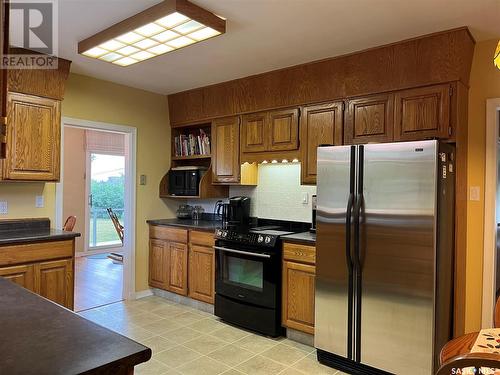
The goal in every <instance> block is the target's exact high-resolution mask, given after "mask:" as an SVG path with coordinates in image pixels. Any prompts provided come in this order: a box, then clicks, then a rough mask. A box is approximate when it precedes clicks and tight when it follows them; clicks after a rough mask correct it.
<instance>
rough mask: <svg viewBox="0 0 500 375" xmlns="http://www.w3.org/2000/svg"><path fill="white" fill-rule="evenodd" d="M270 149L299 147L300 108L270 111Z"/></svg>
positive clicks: (282, 149)
mask: <svg viewBox="0 0 500 375" xmlns="http://www.w3.org/2000/svg"><path fill="white" fill-rule="evenodd" d="M268 120H269V148H268V149H269V150H270V151H286V150H297V149H298V148H299V110H298V109H297V108H293V109H285V110H281V111H273V112H269V118H268Z"/></svg>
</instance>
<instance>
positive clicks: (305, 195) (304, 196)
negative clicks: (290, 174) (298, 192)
mask: <svg viewBox="0 0 500 375" xmlns="http://www.w3.org/2000/svg"><path fill="white" fill-rule="evenodd" d="M308 203H309V193H302V204H308Z"/></svg>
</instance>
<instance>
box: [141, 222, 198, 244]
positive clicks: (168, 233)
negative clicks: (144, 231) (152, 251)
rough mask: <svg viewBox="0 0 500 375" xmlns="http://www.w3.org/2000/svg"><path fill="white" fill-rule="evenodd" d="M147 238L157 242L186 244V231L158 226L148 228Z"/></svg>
mask: <svg viewBox="0 0 500 375" xmlns="http://www.w3.org/2000/svg"><path fill="white" fill-rule="evenodd" d="M149 238H155V239H158V240H166V241H172V242H178V243H187V238H188V231H187V229H179V228H174V227H165V226H160V225H150V226H149Z"/></svg>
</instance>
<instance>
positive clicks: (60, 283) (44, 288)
mask: <svg viewBox="0 0 500 375" xmlns="http://www.w3.org/2000/svg"><path fill="white" fill-rule="evenodd" d="M73 287H74V281H73V260H72V259H63V260H54V261H49V262H41V263H36V264H35V292H36V293H38V294H39V295H41V296H42V297H45V298H47V299H50V300H51V301H53V302H55V303H58V304H59V305H62V306H65V307H67V308H68V309H70V310H73Z"/></svg>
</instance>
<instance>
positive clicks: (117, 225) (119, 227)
mask: <svg viewBox="0 0 500 375" xmlns="http://www.w3.org/2000/svg"><path fill="white" fill-rule="evenodd" d="M106 210H107V211H108V215H109V217H110V219H111V221H112V222H113V225H114V226H115V230H116V233H118V237H120V241H122V245H123V233H124V227H123V225H121V224H120V220H118V216H116V214H115V213H114V212H113V209H112V208H111V207H109V208H107V209H106Z"/></svg>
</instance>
